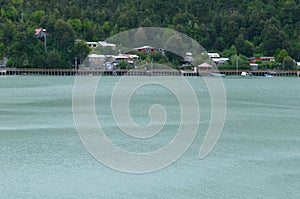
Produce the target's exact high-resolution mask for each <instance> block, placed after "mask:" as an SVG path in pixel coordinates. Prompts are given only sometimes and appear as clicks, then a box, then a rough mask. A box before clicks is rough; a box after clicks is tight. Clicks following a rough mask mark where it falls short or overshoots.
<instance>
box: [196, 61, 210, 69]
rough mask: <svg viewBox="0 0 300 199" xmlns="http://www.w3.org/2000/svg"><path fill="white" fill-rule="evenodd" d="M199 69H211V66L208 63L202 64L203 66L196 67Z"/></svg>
mask: <svg viewBox="0 0 300 199" xmlns="http://www.w3.org/2000/svg"><path fill="white" fill-rule="evenodd" d="M198 67H200V68H212V67H213V66H212V65H210V64H209V63H206V62H204V63H203V64H200V65H198Z"/></svg>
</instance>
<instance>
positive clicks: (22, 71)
mask: <svg viewBox="0 0 300 199" xmlns="http://www.w3.org/2000/svg"><path fill="white" fill-rule="evenodd" d="M243 71H245V72H250V73H251V74H252V75H253V76H264V75H265V74H272V75H273V76H294V77H300V71H295V70H256V71H249V70H238V71H237V70H219V71H212V70H199V71H197V72H195V71H193V70H175V69H174V70H172V69H154V70H144V69H132V70H122V69H118V70H105V69H40V68H1V69H0V76H5V75H47V76H76V75H107V76H124V75H126V76H209V75H211V73H220V74H224V75H226V76H227V75H228V76H240V74H241V73H242V72H243Z"/></svg>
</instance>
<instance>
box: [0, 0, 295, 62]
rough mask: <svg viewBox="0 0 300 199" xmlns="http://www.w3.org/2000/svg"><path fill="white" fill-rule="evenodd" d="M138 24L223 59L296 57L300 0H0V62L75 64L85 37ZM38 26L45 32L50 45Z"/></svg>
mask: <svg viewBox="0 0 300 199" xmlns="http://www.w3.org/2000/svg"><path fill="white" fill-rule="evenodd" d="M141 26H148V27H149V26H154V27H167V28H171V29H174V30H177V31H180V32H182V33H185V34H187V35H188V36H190V37H192V38H193V39H195V40H196V41H198V42H199V43H200V44H201V45H202V46H203V47H204V48H205V49H206V50H208V51H216V52H220V53H223V55H225V56H230V55H231V54H230V53H238V54H240V55H243V56H244V57H251V56H254V55H257V56H258V55H266V56H276V57H279V59H280V57H281V55H282V53H283V51H282V50H283V49H285V50H286V51H284V52H286V53H285V54H286V56H288V55H289V56H290V57H292V58H293V59H295V60H300V1H299V0H298V1H296V0H254V1H249V0H247V1H246V0H240V1H237V0H223V1H221V0H210V1H207V0H164V1H161V0H106V1H104V0H103V1H100V0H86V1H82V0H60V1H56V0H26V1H25V0H0V59H2V57H4V56H5V57H7V58H8V66H9V67H72V63H74V58H75V57H77V58H78V59H79V61H80V62H81V61H82V60H83V59H84V57H85V56H86V54H87V53H88V52H89V49H88V48H87V46H86V45H85V43H84V42H83V41H99V40H105V39H106V38H108V37H109V36H112V35H114V34H116V33H119V32H122V31H124V30H128V29H132V28H137V27H141ZM37 28H44V29H46V30H47V40H46V42H47V49H45V48H44V43H43V38H40V39H38V38H36V36H35V34H34V33H35V29H37ZM77 39H80V40H81V41H82V42H75V41H76V40H77ZM232 49H233V50H232Z"/></svg>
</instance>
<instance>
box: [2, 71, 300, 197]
mask: <svg viewBox="0 0 300 199" xmlns="http://www.w3.org/2000/svg"><path fill="white" fill-rule="evenodd" d="M119 78H120V77H113V76H108V77H103V79H102V82H101V84H100V86H99V88H98V92H97V98H96V99H97V100H98V103H97V104H98V105H99V107H98V109H97V111H98V118H99V121H100V122H101V123H102V124H103V126H104V129H105V130H106V131H107V132H113V133H112V134H111V135H107V136H108V137H109V138H110V139H112V140H113V141H114V142H115V143H117V144H118V145H119V146H121V147H123V148H126V149H127V150H145V151H148V150H152V149H155V148H156V147H158V146H162V145H164V144H165V143H166V142H167V141H168V140H170V139H171V137H172V136H173V135H174V134H173V131H174V130H175V129H176V127H177V126H178V125H177V123H178V116H177V115H174V117H170V118H169V119H170V120H169V123H168V124H169V125H168V126H167V127H166V129H165V132H164V134H162V135H159V136H158V137H155V138H154V140H152V141H148V140H146V141H145V143H143V145H141V144H140V142H138V141H137V140H132V139H130V138H128V137H126V136H124V135H121V133H119V132H118V128H117V127H116V126H115V123H114V122H113V121H112V119H113V118H112V116H111V114H110V111H109V109H110V106H109V103H110V95H111V90H112V89H113V88H114V85H115V83H116V82H117V80H118V79H119ZM74 79H75V77H74V76H66V77H64V76H1V77H0V111H1V112H0V162H1V164H0V179H1V181H0V195H1V198H249V199H250V198H272V199H273V198H298V197H299V196H300V192H299V190H298V189H299V186H300V182H299V179H300V170H299V165H300V136H299V129H300V123H299V119H300V100H299V99H300V81H299V78H295V77H289V78H287V77H275V78H264V77H249V78H242V77H232V78H230V77H226V78H224V79H223V81H224V85H225V88H226V93H227V100H228V101H227V103H228V106H227V117H226V122H225V126H224V131H223V133H222V135H221V138H220V140H219V142H218V143H217V145H216V147H215V148H214V150H213V151H212V153H211V154H210V155H209V156H208V157H207V158H206V159H204V160H200V159H199V158H198V152H199V147H200V145H201V143H202V141H203V137H204V133H205V132H206V129H207V127H208V123H209V118H210V114H209V112H210V109H209V104H210V103H209V95H208V91H207V89H206V86H205V84H204V82H203V81H202V80H201V78H199V77H188V80H189V81H190V82H191V85H192V86H193V88H194V89H195V91H196V93H197V95H198V97H199V103H200V104H199V105H200V110H201V121H200V129H199V131H198V135H197V137H196V139H195V141H194V143H193V144H192V146H191V147H190V148H189V150H188V151H187V152H186V153H185V154H184V155H183V156H182V157H181V158H180V159H179V160H178V161H177V162H175V163H174V164H172V165H170V166H169V167H167V168H165V169H163V170H160V171H158V172H153V173H148V174H140V175H135V174H126V173H120V172H117V171H115V170H112V169H110V168H108V167H106V166H103V165H102V164H101V163H99V162H98V161H96V160H95V159H94V158H93V157H92V156H91V155H90V154H89V153H88V152H87V151H86V149H85V148H84V146H83V145H82V144H81V142H80V139H79V137H78V134H77V133H76V130H75V126H74V122H73V117H72V90H73V84H74ZM138 94H139V95H137V96H136V98H135V100H136V102H135V106H134V108H133V114H134V115H133V116H134V118H135V119H136V120H137V122H139V123H141V124H145V123H146V122H147V118H146V119H145V118H143V117H140V115H143V114H145V115H146V112H147V111H148V109H143V107H145V103H146V107H148V105H149V103H151V102H153V101H155V100H157V99H158V96H168V98H167V97H165V98H164V97H162V98H160V97H159V98H160V99H159V100H158V101H155V102H159V103H161V104H163V105H164V106H166V110H171V111H172V110H175V111H176V107H177V104H176V100H174V99H172V98H169V97H170V96H171V97H172V95H171V94H170V93H169V92H164V91H162V90H161V89H158V88H154V87H147V88H145V90H143V89H142V90H140V91H139V93H138ZM173 97H174V96H173ZM145 99H147V100H145ZM135 114H136V115H135ZM115 132H117V133H115ZM145 146H146V147H149V148H144V147H145ZM151 147H152V148H151Z"/></svg>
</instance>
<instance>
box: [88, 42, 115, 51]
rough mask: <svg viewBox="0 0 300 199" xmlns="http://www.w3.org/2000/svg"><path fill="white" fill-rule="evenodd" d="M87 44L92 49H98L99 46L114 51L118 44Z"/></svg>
mask: <svg viewBox="0 0 300 199" xmlns="http://www.w3.org/2000/svg"><path fill="white" fill-rule="evenodd" d="M86 44H87V45H88V46H89V47H90V48H97V47H98V46H102V47H110V48H112V49H115V48H116V44H112V43H107V42H106V41H98V42H93V41H88V42H86Z"/></svg>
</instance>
